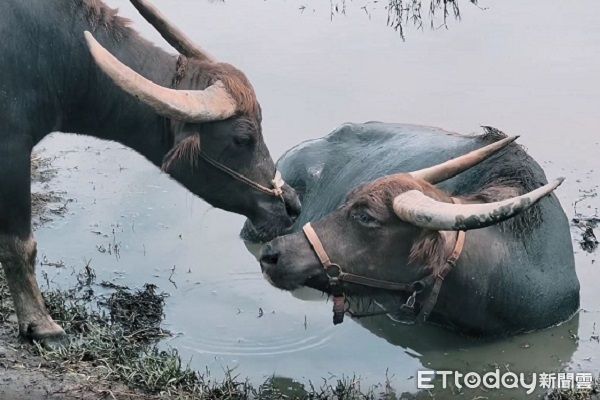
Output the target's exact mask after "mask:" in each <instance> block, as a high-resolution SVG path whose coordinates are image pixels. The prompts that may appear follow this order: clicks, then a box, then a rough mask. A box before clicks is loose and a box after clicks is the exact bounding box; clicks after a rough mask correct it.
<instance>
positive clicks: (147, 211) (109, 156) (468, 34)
mask: <svg viewBox="0 0 600 400" xmlns="http://www.w3.org/2000/svg"><path fill="white" fill-rule="evenodd" d="M107 2H108V3H109V4H110V5H112V6H115V7H120V8H121V13H122V14H124V15H125V16H126V17H128V18H131V19H132V20H133V23H132V25H133V26H134V27H135V28H136V29H138V30H140V31H141V32H142V33H143V35H144V37H147V38H149V39H150V40H153V41H155V42H156V43H158V44H162V45H163V46H165V48H168V47H167V46H166V45H165V44H164V42H163V41H162V39H161V38H160V37H159V36H158V34H157V33H156V32H155V31H154V30H153V29H152V28H151V27H150V26H148V24H146V23H145V22H144V21H143V19H142V18H140V17H139V15H138V13H137V12H136V11H135V10H134V9H133V7H132V6H131V5H130V3H129V1H128V0H107ZM153 3H155V4H156V5H157V6H158V7H159V8H160V9H161V10H163V11H164V12H165V14H167V16H168V17H170V18H171V19H172V20H173V21H174V22H175V23H176V24H177V25H178V26H179V27H180V28H181V29H182V30H183V31H184V32H186V33H188V34H189V35H190V36H191V37H192V38H193V39H194V40H196V41H197V42H198V43H200V44H201V45H203V46H205V47H206V48H207V49H209V50H210V51H211V53H213V54H215V56H217V57H218V58H219V59H222V60H225V61H228V62H231V63H233V64H234V65H237V66H239V67H240V69H242V70H243V71H244V72H246V73H247V75H248V76H249V78H250V80H251V81H252V83H253V85H254V86H255V88H256V90H257V93H258V97H259V99H260V102H261V105H262V107H263V111H264V133H265V140H266V142H267V144H268V146H269V148H270V149H271V153H272V155H273V158H274V159H276V158H278V157H279V156H280V155H281V154H282V153H283V152H284V151H285V150H286V149H289V148H291V147H292V146H295V145H296V144H297V143H299V142H301V141H303V140H306V139H309V138H314V137H321V136H322V135H324V134H325V133H327V132H330V131H331V130H332V129H333V128H335V127H336V126H338V125H339V124H340V123H342V122H344V121H348V120H351V121H354V122H364V121H368V120H381V121H390V122H411V123H421V124H431V125H436V126H443V127H447V128H448V129H450V130H453V131H459V132H475V131H479V125H480V124H490V125H494V126H498V127H501V128H502V129H503V130H505V131H506V132H508V133H511V134H521V135H522V137H521V139H520V142H521V143H524V144H525V145H526V146H527V147H528V149H529V152H530V154H532V155H533V156H534V158H535V159H537V160H540V161H541V162H542V163H543V167H544V169H545V170H546V171H547V174H548V175H549V176H561V175H565V176H567V181H566V182H565V183H564V184H563V186H562V190H561V191H560V192H559V193H558V196H559V197H560V200H561V202H562V204H563V207H564V208H565V209H566V211H567V212H568V213H569V214H570V215H572V211H573V208H572V204H573V202H574V201H575V200H577V199H578V198H579V197H580V192H579V191H580V190H581V189H592V188H594V187H596V186H597V185H598V182H599V181H600V175H599V174H600V168H599V164H598V157H597V155H598V152H599V151H600V143H599V141H598V135H597V133H598V118H597V109H598V95H597V94H598V92H599V88H598V79H597V78H598V77H597V72H598V70H600V30H598V29H596V28H594V27H596V26H597V21H596V16H597V15H598V13H599V12H600V2H597V1H595V0H581V1H577V2H561V1H558V0H552V1H548V0H531V1H527V2H523V1H519V0H506V1H502V2H493V3H490V5H493V8H492V9H490V10H489V11H486V12H481V11H480V10H479V9H478V8H477V7H474V6H471V5H470V4H468V3H466V2H465V3H464V5H463V6H462V7H461V13H462V14H463V19H462V21H461V23H459V24H453V26H452V29H450V30H448V31H446V30H443V31H441V30H440V31H429V30H427V29H424V32H423V33H422V34H418V33H415V34H412V33H411V36H410V38H409V40H407V41H406V42H402V41H401V40H400V39H399V37H398V34H397V33H396V32H394V31H393V30H391V29H389V27H386V18H387V15H385V13H383V15H381V14H378V15H375V14H373V15H372V18H371V19H369V18H368V17H366V16H365V15H364V12H363V11H361V10H360V9H359V10H357V12H352V13H348V15H346V16H343V17H340V18H334V19H333V20H331V19H330V18H329V14H328V8H329V2H322V1H318V2H317V1H310V2H309V1H303V3H305V4H307V5H311V6H315V7H320V8H321V9H323V8H324V9H325V10H324V12H318V13H311V12H306V11H305V12H304V13H301V12H300V11H299V10H298V6H297V5H298V4H299V3H292V2H287V1H280V0H269V1H265V2H250V1H243V0H227V1H226V2H217V3H209V2H205V1H192V0H180V1H177V2H174V1H173V0H154V1H153ZM356 4H358V3H356ZM532 16H536V17H535V18H532ZM169 50H170V49H169ZM170 51H172V50H170ZM41 147H45V148H46V149H47V155H49V156H57V157H58V159H57V160H56V163H55V164H56V165H55V166H56V167H57V168H58V169H59V174H58V177H57V180H56V181H54V182H52V188H53V190H59V191H65V192H66V193H67V195H68V197H69V198H73V199H74V202H72V203H70V204H69V213H68V215H67V216H66V218H64V219H58V220H56V221H55V222H53V223H51V224H49V225H46V226H44V227H43V228H42V229H40V230H39V231H38V232H37V237H38V242H39V251H38V253H39V255H40V259H42V258H43V256H44V255H45V256H46V257H47V258H48V259H50V260H53V261H57V260H62V261H64V263H65V265H66V268H64V269H57V268H53V267H49V266H40V268H39V269H38V270H39V271H40V273H41V272H47V273H48V275H49V279H50V283H51V284H52V285H62V286H63V287H68V285H69V283H70V282H69V279H71V276H70V273H71V271H72V269H73V268H75V269H79V268H81V266H82V263H84V261H83V260H90V259H92V266H93V267H94V268H95V269H96V272H97V274H98V281H101V280H109V281H110V280H114V281H115V282H116V283H120V284H124V285H127V286H130V287H140V286H141V285H142V284H143V283H146V282H150V283H155V284H157V285H158V286H159V288H160V289H161V290H163V291H168V292H169V293H170V294H171V297H169V298H168V299H167V304H166V309H165V313H166V328H168V329H169V330H171V331H173V332H177V333H180V335H179V336H177V337H175V338H173V339H172V340H171V341H170V342H168V343H165V346H172V347H175V348H177V349H179V350H180V352H181V354H182V356H183V358H184V360H185V361H191V366H192V367H193V368H196V369H198V370H205V368H207V367H208V368H209V369H210V370H211V371H212V372H213V375H218V374H219V372H221V371H223V369H224V368H225V367H236V368H237V369H236V373H238V374H239V375H240V376H244V377H245V376H247V377H249V378H250V379H251V380H252V381H253V382H262V381H264V379H265V378H267V377H269V376H272V375H273V374H276V375H277V376H287V377H293V378H294V380H296V381H302V382H306V381H307V380H312V381H313V382H317V381H320V379H321V378H322V377H324V376H331V375H333V376H336V377H339V376H341V375H350V376H351V375H353V374H357V375H359V376H360V377H361V379H362V380H363V382H365V383H379V382H381V381H382V379H384V378H385V374H386V370H389V374H390V376H391V377H392V381H393V382H392V383H393V385H394V387H395V388H398V389H399V390H408V391H414V390H415V379H414V377H415V373H416V371H417V370H418V369H421V368H423V367H424V366H425V367H427V366H428V365H427V363H432V364H436V365H457V366H458V367H460V366H461V365H463V366H465V368H466V366H467V363H470V364H473V365H477V366H480V367H481V366H485V365H486V363H494V362H496V360H500V361H501V362H511V364H510V366H509V368H512V369H513V370H518V368H519V364H518V363H522V364H523V366H524V367H523V368H525V367H527V366H530V365H532V366H533V367H535V364H536V363H539V368H540V369H551V368H554V367H555V366H556V367H558V366H562V365H567V366H568V367H569V368H572V369H578V370H585V371H591V372H595V373H597V372H598V371H600V362H599V361H600V349H599V346H598V342H597V341H595V340H593V339H592V337H593V336H597V334H598V329H599V328H598V327H596V323H597V321H598V318H599V314H600V297H599V296H598V292H597V284H596V283H597V282H598V281H599V280H600V269H598V267H597V262H598V260H597V258H598V251H596V253H595V254H588V253H585V252H583V251H579V252H578V253H577V254H576V264H577V273H578V275H579V278H580V281H581V283H582V289H581V304H582V308H583V309H584V310H585V312H582V313H581V314H580V315H579V316H578V318H575V319H573V320H571V321H569V322H568V323H565V324H563V325H562V326H559V327H556V328H551V329H548V330H544V331H542V332H537V333H533V334H530V335H521V336H516V337H513V338H510V339H507V340H505V341H495V342H490V343H487V342H486V343H476V342H473V343H472V344H471V345H468V344H461V343H462V342H461V338H454V339H445V338H446V337H447V335H450V336H451V334H450V333H448V332H447V331H437V330H436V328H435V327H428V328H427V329H426V330H425V331H426V332H429V331H431V332H432V333H431V336H428V339H427V340H426V341H425V340H422V341H421V340H419V338H420V336H427V335H429V334H427V335H426V334H425V333H419V334H417V331H412V333H411V332H410V330H409V328H408V327H403V326H400V327H394V326H393V324H392V322H391V321H386V320H385V318H384V317H381V318H378V319H372V320H366V319H364V320H361V321H354V320H351V319H348V320H347V321H346V322H345V323H344V324H342V325H341V326H338V327H335V329H333V327H332V326H331V309H330V305H329V304H324V303H325V299H323V297H322V296H321V295H320V294H317V296H316V299H315V301H301V300H298V299H297V298H294V297H292V296H290V295H289V294H288V293H284V292H281V291H278V290H275V289H273V288H272V287H271V286H270V285H269V284H268V283H267V282H266V281H265V280H264V279H263V277H262V276H261V274H260V270H259V268H258V265H257V263H256V261H255V260H254V258H253V257H252V256H251V255H249V253H248V252H247V251H246V249H245V248H244V245H243V243H242V242H241V241H240V240H239V238H238V236H237V234H238V232H239V228H240V227H241V225H242V224H243V221H244V219H243V218H241V217H239V216H236V215H232V214H228V213H225V212H222V211H220V210H215V209H213V208H211V207H210V206H208V205H207V204H206V203H204V202H202V201H200V200H198V199H195V198H193V196H191V195H190V194H189V193H187V192H186V191H185V190H183V189H182V188H181V187H179V186H178V185H176V184H174V183H173V182H171V181H170V180H168V179H167V178H165V177H164V176H161V175H160V173H159V171H158V170H156V168H154V167H152V166H151V165H149V164H148V163H147V161H145V160H143V159H142V158H141V157H139V156H138V155H136V154H134V153H133V152H131V151H129V150H126V149H123V148H122V146H116V145H114V144H106V143H102V142H98V141H93V140H89V139H85V138H81V137H74V136H61V135H58V136H54V137H52V138H49V139H48V140H47V141H45V142H44V143H43V144H42V145H41ZM121 167H122V168H121ZM597 201H598V198H595V199H589V200H588V201H586V202H583V203H581V204H580V205H579V206H578V209H579V210H580V211H581V210H586V209H587V208H588V207H591V210H593V209H594V208H597V207H598V202H597ZM113 227H115V230H116V234H117V240H118V241H119V243H121V244H122V247H121V257H120V259H119V260H116V259H115V257H114V256H110V255H108V254H102V253H99V252H98V250H97V247H96V246H98V245H102V244H104V245H106V243H104V242H103V239H102V238H101V237H99V236H98V235H96V234H94V233H93V231H103V232H111V231H112V229H113ZM574 234H576V235H580V231H579V229H576V230H574ZM594 260H596V263H593V261H594ZM174 265H176V267H177V268H176V270H175V274H174V276H173V277H172V279H173V280H174V281H176V282H177V288H175V287H174V286H173V285H172V283H171V282H169V277H170V275H171V272H172V271H171V269H172V268H173V266H174ZM38 279H39V281H40V282H44V280H43V278H42V277H41V276H39V277H38ZM259 309H262V310H263V316H262V317H260V318H259V317H258V315H259ZM273 312H274V313H273ZM392 328H393V329H392ZM405 331H406V332H405ZM425 331H424V332H425ZM394 332H396V333H394ZM399 332H402V334H400V333H399ZM572 333H573V334H574V335H575V336H571V334H572ZM405 335H407V336H408V337H410V340H408V339H403V337H404V336H405ZM398 336H399V337H398ZM309 337H310V338H325V337H326V338H328V339H327V340H326V341H325V342H322V343H321V344H320V346H317V347H313V348H311V349H309V350H303V351H298V352H288V353H285V354H279V355H260V354H258V352H255V351H254V352H253V353H249V354H247V355H244V354H243V353H244V351H238V349H234V350H233V351H232V350H231V348H230V347H231V346H234V345H235V346H237V344H238V343H240V345H239V347H244V350H245V349H246V348H248V347H250V346H255V347H256V346H262V345H264V346H272V345H273V343H275V344H279V345H281V343H283V340H284V338H285V339H286V340H288V341H289V342H296V343H300V342H302V341H303V340H305V339H307V338H309ZM388 337H389V339H388ZM403 340H406V342H404V343H403V342H402V341H403ZM444 340H448V341H450V340H455V341H451V342H450V343H447V346H441V345H440V346H437V347H436V346H434V345H435V342H440V343H444ZM216 341H219V342H221V343H228V346H229V348H228V349H227V351H225V348H223V350H222V351H223V352H228V353H235V354H233V355H231V354H229V355H226V354H215V353H219V349H218V348H217V347H215V346H213V347H212V348H208V350H211V352H210V353H209V352H206V351H203V350H206V349H207V348H206V347H205V346H204V344H206V343H209V344H211V345H212V344H214V343H215V342H216ZM289 342H288V343H289ZM395 343H397V344H398V345H396V344H395ZM451 345H454V346H456V347H452V346H451ZM184 346H185V347H184ZM288 349H289V347H288ZM411 349H412V350H411ZM436 349H439V351H438V350H436ZM462 349H464V350H462ZM544 350H546V352H544ZM534 360H536V361H534ZM512 363H514V365H513V364H512ZM442 398H444V397H442Z"/></svg>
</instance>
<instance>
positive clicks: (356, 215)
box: [350, 208, 380, 228]
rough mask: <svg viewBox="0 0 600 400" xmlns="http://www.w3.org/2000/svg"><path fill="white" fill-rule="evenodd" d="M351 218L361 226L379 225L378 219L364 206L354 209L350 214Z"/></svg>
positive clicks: (372, 226) (371, 226)
mask: <svg viewBox="0 0 600 400" xmlns="http://www.w3.org/2000/svg"><path fill="white" fill-rule="evenodd" d="M350 216H351V218H352V219H353V220H354V221H356V222H357V223H359V224H360V225H362V226H366V227H368V228H376V227H378V226H380V223H379V221H378V220H377V218H375V217H374V216H373V215H371V214H370V213H369V212H368V211H367V210H366V209H365V208H359V209H355V210H353V211H352V212H351V214H350Z"/></svg>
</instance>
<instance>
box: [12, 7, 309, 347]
mask: <svg viewBox="0 0 600 400" xmlns="http://www.w3.org/2000/svg"><path fill="white" fill-rule="evenodd" d="M132 3H134V5H135V6H136V8H138V10H140V11H141V12H142V14H143V15H144V17H146V18H147V19H148V20H149V22H151V23H153V25H154V26H155V27H157V28H158V29H159V30H161V31H160V33H161V34H162V35H163V36H164V37H165V38H166V39H167V41H169V42H170V44H172V45H173V46H174V47H175V48H176V49H177V50H180V51H181V52H182V53H181V54H173V53H175V52H171V53H169V52H167V51H164V50H162V49H160V48H159V47H157V46H155V45H153V44H152V43H150V42H149V41H147V40H145V39H144V38H142V37H141V36H140V35H139V34H138V33H137V32H136V31H135V30H134V29H133V28H131V27H130V26H129V22H128V21H127V20H126V19H124V18H121V17H119V16H118V15H117V13H116V11H115V10H112V9H110V8H108V7H107V6H106V5H105V4H104V3H103V2H102V1H101V0H52V1H50V0H4V1H1V2H0V36H1V37H2V41H1V43H0V52H1V53H2V57H0V263H2V266H3V268H4V271H5V273H6V276H7V280H8V284H9V286H10V290H11V292H12V296H13V299H14V303H15V310H16V313H17V317H18V320H19V332H20V334H21V335H22V336H24V337H26V338H30V339H37V340H47V341H51V340H54V339H55V338H62V337H63V336H64V332H63V330H62V329H61V327H60V326H58V325H57V324H56V323H55V322H54V321H53V320H52V319H51V318H50V316H49V315H48V312H47V311H46V308H45V306H44V303H43V299H42V297H41V294H40V291H39V288H38V285H37V282H36V278H35V272H34V267H35V257H36V242H35V240H34V238H33V235H32V230H31V199H30V197H31V196H30V176H29V175H30V155H31V151H32V148H33V146H35V145H36V144H37V143H38V142H40V141H41V140H42V139H43V138H44V137H45V136H46V135H48V134H49V133H51V132H53V131H63V132H73V133H79V134H85V135H91V136H95V137H98V138H101V139H106V140H113V141H118V142H120V143H122V144H124V145H126V146H128V147H130V148H132V149H133V150H135V151H137V152H138V153H140V154H142V155H143V156H145V157H146V158H147V159H148V160H149V161H150V162H151V163H153V164H155V165H156V166H157V167H161V168H162V169H163V171H164V172H166V173H167V174H169V175H170V176H171V177H173V178H174V179H175V180H177V181H178V182H179V183H181V184H182V185H183V186H185V187H186V188H187V189H189V190H190V191H191V192H192V193H194V194H195V195H197V196H199V197H201V198H203V199H205V200H206V201H207V202H209V203H210V204H212V205H213V206H215V207H219V208H222V209H225V210H228V211H232V212H235V213H239V214H243V215H245V216H247V217H248V218H250V219H251V220H253V221H255V223H256V224H257V225H258V226H260V227H262V229H264V230H266V231H267V232H269V233H270V234H277V233H281V232H284V231H285V230H286V229H288V228H289V227H290V226H291V224H292V223H293V221H294V218H295V217H296V216H297V214H298V213H299V209H300V204H299V202H298V198H297V195H296V194H295V192H294V191H293V190H292V189H291V188H290V187H289V186H287V185H286V186H283V188H282V190H283V195H282V196H272V195H269V194H268V193H265V192H261V191H258V190H256V188H255V187H251V186H250V185H248V184H247V183H244V182H242V181H241V180H240V179H234V178H233V177H232V176H230V175H228V174H226V173H223V171H221V170H219V169H217V168H214V167H213V166H212V165H209V164H208V162H207V161H206V158H202V157H200V155H201V154H202V155H204V156H205V157H209V156H210V157H211V158H212V159H213V160H216V161H217V162H219V163H220V164H222V165H225V166H226V167H228V168H229V169H231V170H234V171H235V172H237V173H239V174H241V175H243V176H245V177H246V178H248V179H249V180H251V181H253V182H255V183H257V184H260V185H262V186H263V187H270V186H271V181H272V179H273V177H274V176H275V172H276V171H275V164H274V162H273V160H272V158H271V156H270V154H269V151H268V149H267V147H266V145H265V142H264V140H263V136H262V128H261V119H262V117H261V109H260V105H259V103H258V101H257V99H256V96H255V93H254V89H253V88H252V85H251V84H250V82H249V81H248V79H247V78H246V76H245V75H244V74H243V73H242V72H241V71H239V70H238V69H236V68H235V67H233V66H232V65H229V64H226V63H221V62H218V61H215V60H214V59H212V58H211V57H209V56H207V55H204V54H203V53H202V51H201V50H200V49H199V48H197V49H195V48H192V47H193V45H192V44H191V42H190V41H189V40H188V39H187V38H185V37H183V34H182V33H181V32H180V31H179V30H177V29H176V28H175V27H173V26H170V25H169V24H168V22H165V21H162V20H161V18H160V16H157V15H156V12H155V11H153V10H154V9H153V7H152V6H151V5H149V4H148V3H147V2H146V1H145V0H132ZM113 56H114V57H113ZM127 73H128V74H129V75H127ZM111 74H112V75H111ZM127 76H128V79H122V78H123V77H127ZM141 89H145V90H141ZM186 90H187V91H188V92H187V93H183V91H186ZM161 96H162V98H161ZM219 96H220V97H219ZM178 108H182V109H184V110H183V111H182V110H178ZM188 116H189V119H188Z"/></svg>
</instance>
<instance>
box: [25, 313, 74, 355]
mask: <svg viewBox="0 0 600 400" xmlns="http://www.w3.org/2000/svg"><path fill="white" fill-rule="evenodd" d="M21 336H22V337H24V338H25V339H27V340H30V341H35V342H38V343H39V344H41V345H42V346H44V347H46V348H55V347H59V346H61V345H64V344H66V343H67V334H66V333H65V331H64V330H63V328H61V327H60V325H58V324H57V323H56V322H54V321H53V320H52V319H51V318H49V317H48V319H42V320H37V321H32V322H30V323H29V324H28V325H27V327H26V329H21Z"/></svg>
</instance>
